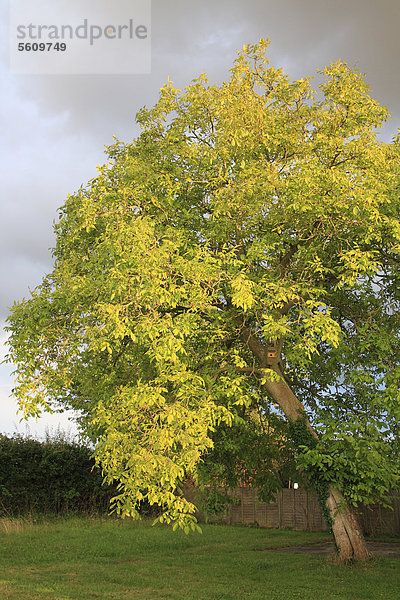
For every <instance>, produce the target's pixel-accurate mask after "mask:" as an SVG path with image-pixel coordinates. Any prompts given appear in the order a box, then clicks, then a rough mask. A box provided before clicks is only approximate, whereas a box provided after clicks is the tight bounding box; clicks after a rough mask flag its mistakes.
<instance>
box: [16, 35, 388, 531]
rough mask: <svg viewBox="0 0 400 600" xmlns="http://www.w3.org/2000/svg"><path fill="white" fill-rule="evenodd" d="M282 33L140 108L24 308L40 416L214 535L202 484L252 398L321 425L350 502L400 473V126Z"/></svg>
mask: <svg viewBox="0 0 400 600" xmlns="http://www.w3.org/2000/svg"><path fill="white" fill-rule="evenodd" d="M267 45H268V43H267V42H265V41H263V40H261V41H260V42H259V43H258V44H255V45H247V46H245V47H244V48H243V50H242V51H241V52H240V53H239V54H238V57H237V59H236V60H235V62H234V65H233V68H232V69H231V73H230V78H229V80H228V81H227V82H224V83H222V84H221V85H211V84H210V83H209V81H208V79H207V77H206V75H204V74H203V75H201V76H200V77H199V78H198V79H195V80H194V81H193V82H192V83H191V84H190V85H188V86H187V87H186V88H185V89H184V90H182V91H181V90H178V89H175V88H174V86H173V84H172V82H170V81H169V82H168V83H167V84H166V85H165V86H164V87H163V88H162V89H161V92H160V98H159V100H158V102H157V104H156V105H155V106H154V107H153V108H151V109H148V108H143V109H142V110H141V111H140V112H139V113H138V115H137V122H138V123H139V124H140V126H141V128H142V133H141V134H140V136H138V137H137V139H135V140H134V141H133V142H130V143H122V142H119V141H117V142H116V143H115V145H113V146H111V147H109V148H108V156H109V162H108V163H107V164H105V165H104V166H101V167H99V168H98V175H97V176H96V177H95V179H93V180H92V181H90V182H89V184H88V185H87V186H86V187H83V188H82V189H80V190H79V191H78V193H76V194H74V195H71V196H69V197H68V198H67V200H66V202H65V204H64V206H63V207H62V208H61V209H60V214H59V220H58V222H57V224H56V225H55V231H56V235H57V243H56V247H55V249H54V259H55V266H54V270H53V272H52V273H50V274H49V275H48V276H47V277H46V278H45V279H44V280H43V283H42V284H41V285H40V286H39V287H38V288H37V289H36V290H34V291H33V292H32V295H31V297H30V298H29V299H27V300H23V301H22V302H19V303H17V304H16V305H15V306H14V307H13V311H12V314H11V316H10V317H9V324H8V328H9V332H10V341H9V343H10V353H9V360H11V361H13V362H14V363H15V365H16V387H15V390H14V394H15V396H16V398H17V399H18V401H19V403H20V406H21V409H22V410H24V411H25V413H26V414H27V415H37V414H38V413H39V412H40V410H41V409H42V408H43V407H44V408H45V409H51V408H57V407H60V406H62V407H72V408H75V409H78V410H79V411H81V419H80V424H81V427H82V428H83V430H84V431H85V432H86V434H87V435H88V436H89V437H91V439H92V440H94V441H95V442H96V456H97V458H98V461H99V462H100V463H101V465H102V468H103V469H104V473H105V474H106V477H107V478H108V480H109V481H111V480H113V479H116V480H118V481H119V482H120V484H119V486H120V494H119V496H118V497H117V500H116V502H117V507H118V510H119V511H120V512H121V513H122V514H126V515H128V514H129V515H130V514H135V506H136V505H137V503H138V502H140V501H141V500H142V499H143V498H144V497H145V498H146V500H147V501H148V502H150V504H151V503H158V504H160V505H161V506H163V507H164V508H165V512H164V514H163V517H161V518H162V519H163V518H164V519H166V520H167V521H170V520H172V521H173V522H174V523H175V525H179V526H182V527H184V528H186V529H187V528H188V527H190V526H193V527H195V524H194V520H193V519H194V517H193V510H194V509H193V506H192V505H191V504H190V503H188V502H187V501H186V500H185V499H184V498H183V497H182V496H181V494H180V485H181V483H182V481H183V480H184V478H185V476H187V475H188V474H190V476H191V477H193V478H194V479H196V477H197V476H198V474H199V473H200V472H202V473H203V475H202V476H203V477H204V470H205V469H204V468H203V469H202V468H201V467H202V465H203V467H204V464H206V463H207V460H208V459H209V457H211V456H212V453H213V446H214V442H215V441H216V440H217V438H218V436H220V437H219V439H220V438H221V432H222V430H223V431H224V432H225V433H224V435H225V438H226V437H228V438H229V428H230V427H232V431H234V428H235V427H237V426H238V424H239V423H240V424H242V427H243V428H244V430H246V431H247V432H249V431H250V429H251V428H249V423H250V422H251V417H250V415H251V414H254V412H255V413H257V412H258V413H259V414H260V415H261V416H262V418H264V419H265V418H267V416H268V415H271V414H273V415H275V416H274V418H275V419H277V420H278V421H279V422H280V423H283V421H291V422H292V424H293V423H294V422H298V423H300V422H303V423H304V425H305V426H304V431H303V434H302V436H300V437H299V436H298V438H297V443H298V453H299V461H300V466H301V468H302V469H303V471H305V472H309V473H313V472H315V471H318V473H319V475H318V477H319V478H320V480H321V478H322V480H323V481H325V482H326V484H327V485H328V486H335V488H337V489H338V490H339V491H340V492H342V493H343V494H344V496H345V498H346V499H347V500H348V501H349V502H350V503H357V502H359V501H363V502H372V501H374V500H376V498H378V497H381V498H382V497H384V496H385V495H386V494H387V493H388V491H389V490H390V489H391V487H393V486H394V485H397V483H398V476H399V468H398V463H397V462H396V453H395V451H394V444H395V441H396V439H398V438H396V435H398V423H399V416H400V402H399V391H398V380H399V374H400V371H399V334H398V331H399V315H398V308H399V292H398V285H397V284H398V278H399V269H398V265H399V249H400V225H399V137H398V136H397V137H394V138H393V142H392V143H385V142H383V141H380V140H379V138H378V136H377V132H378V131H379V128H380V127H381V126H382V124H383V123H384V122H385V121H386V120H387V118H388V112H387V110H386V108H384V107H382V106H380V104H379V103H378V102H377V101H375V100H373V99H372V98H371V96H370V95H369V90H368V86H367V84H366V83H365V81H364V79H363V77H362V75H361V74H360V73H359V72H358V71H356V70H354V69H352V68H350V67H349V66H348V65H346V64H344V63H342V62H337V63H335V64H331V65H330V66H328V67H326V68H325V69H324V70H322V71H320V72H319V73H318V77H319V79H320V80H321V83H320V85H319V86H318V87H317V89H316V90H313V88H312V79H311V78H305V79H299V80H294V81H291V80H290V79H289V78H288V77H287V76H286V75H285V73H284V72H283V70H282V69H275V68H274V67H271V66H269V64H268V60H267V59H266V55H265V54H266V48H267ZM271 407H272V408H271ZM246 423H247V425H246ZM276 426H277V427H278V424H276ZM278 428H279V427H278ZM253 429H254V428H253ZM297 429H298V432H299V431H300V429H301V428H299V427H298V428H297ZM254 431H255V430H254ZM226 432H228V435H226ZM307 432H308V434H309V435H310V436H311V439H312V440H314V442H313V443H310V439H308V441H307V435H304V433H307ZM396 432H397V433H396ZM295 438H296V436H295ZM392 450H393V451H392ZM267 453H268V452H267V448H266V455H267ZM210 472H212V469H211V470H210ZM339 504H340V502H339ZM331 512H332V511H331Z"/></svg>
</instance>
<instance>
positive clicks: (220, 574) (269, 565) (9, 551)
mask: <svg viewBox="0 0 400 600" xmlns="http://www.w3.org/2000/svg"><path fill="white" fill-rule="evenodd" d="M1 525H2V523H1V521H0V598H1V600H17V599H18V600H48V599H52V600H90V599H98V598H101V599H110V600H111V599H112V600H167V599H168V600H231V599H236V598H238V599H244V600H339V599H343V600H367V599H368V600H376V599H380V598H385V599H388V598H390V599H391V600H395V599H397V598H400V589H399V567H400V562H399V561H398V560H396V559H389V558H381V559H376V560H373V561H371V562H369V563H367V564H365V565H353V566H348V565H347V566H346V565H335V564H333V563H332V562H329V560H328V559H327V558H325V557H318V556H305V555H298V554H290V553H287V554H283V553H282V554H277V553H270V552H262V551H260V550H263V549H265V548H272V547H281V546H287V545H298V544H305V543H313V542H319V541H325V540H327V539H329V537H328V536H327V534H326V533H309V532H291V531H279V530H266V529H252V528H245V527H228V526H222V525H204V526H203V534H202V535H199V534H191V535H189V536H185V534H183V533H181V532H175V533H173V532H172V530H171V529H168V528H166V527H151V526H150V525H149V523H134V522H126V521H114V520H111V519H110V520H107V519H103V520H101V519H93V520H89V519H86V520H83V519H65V520H52V521H51V520H48V521H44V522H42V523H39V524H33V523H31V522H26V523H25V524H21V522H19V524H18V525H17V524H16V523H14V525H13V523H12V522H10V521H9V522H8V523H4V522H3V526H1ZM4 525H7V527H5V526H4Z"/></svg>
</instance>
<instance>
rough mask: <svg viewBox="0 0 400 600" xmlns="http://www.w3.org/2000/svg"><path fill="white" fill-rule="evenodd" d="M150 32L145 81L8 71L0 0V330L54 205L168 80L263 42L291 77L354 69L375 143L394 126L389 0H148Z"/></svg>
mask: <svg viewBox="0 0 400 600" xmlns="http://www.w3.org/2000/svg"><path fill="white" fill-rule="evenodd" d="M31 1H32V2H34V1H35V0H31ZM57 1H58V0H53V4H54V3H56V2H57ZM11 2H12V0H11ZM117 2H118V0H116V3H117ZM151 25H152V33H151V37H152V70H151V74H149V75H129V76H128V75H108V76H100V75H79V76H78V75H76V76H74V75H15V74H12V73H10V70H9V67H8V53H7V45H8V2H7V1H6V0H0V40H1V41H0V107H1V110H0V115H1V117H0V118H1V128H0V144H1V146H0V147H1V163H0V177H1V201H0V227H1V235H0V253H1V254H0V256H1V261H0V277H1V282H2V284H1V286H0V320H1V321H0V324H1V326H3V325H4V319H5V318H6V316H7V314H8V309H9V307H10V305H11V304H12V303H13V301H14V300H16V299H20V298H22V297H23V296H26V295H27V294H28V293H29V292H28V288H32V287H35V286H36V285H37V284H38V283H40V280H41V278H42V276H43V275H44V274H45V273H46V272H48V271H49V270H50V269H51V256H50V252H49V247H51V246H52V245H53V242H54V238H53V232H52V222H53V220H54V218H55V217H56V209H57V207H59V206H60V205H62V204H63V202H64V199H65V197H66V196H67V194H68V193H72V192H74V191H76V190H77V189H78V188H79V187H80V186H81V184H85V183H86V182H87V181H88V180H89V179H91V178H92V177H93V176H94V175H95V173H96V165H98V164H101V163H103V162H104V161H105V155H104V146H105V145H109V144H112V142H113V135H116V136H117V137H119V138H120V139H122V140H124V141H129V140H130V139H132V138H133V137H134V136H135V135H136V133H137V128H136V126H135V122H134V117H135V114H136V112H137V111H138V109H139V108H141V107H142V106H143V105H147V106H151V105H153V104H154V103H155V101H156V99H157V96H158V91H159V89H160V87H161V86H162V85H163V84H164V83H165V81H166V80H167V77H168V76H169V77H170V78H171V79H172V80H173V81H174V82H175V85H176V86H177V87H180V86H184V85H186V84H187V83H189V82H190V80H191V79H193V78H194V77H196V76H198V75H199V74H200V73H201V72H203V71H205V72H206V73H207V74H208V75H209V76H210V78H211V80H213V81H222V80H225V79H226V78H227V77H228V70H229V68H230V67H231V65H232V61H233V60H234V58H235V55H236V51H237V50H239V49H240V48H241V47H242V46H243V44H245V43H248V42H251V43H253V42H256V41H258V40H259V39H260V38H261V37H263V38H269V39H270V40H271V45H270V51H269V56H270V62H271V64H273V65H274V66H276V67H283V68H284V69H285V71H286V72H287V73H288V74H289V75H290V76H291V77H294V78H295V77H304V76H306V75H312V74H314V73H315V71H316V69H318V68H322V67H324V66H325V65H326V64H329V63H330V62H332V61H337V60H339V59H341V60H343V61H346V62H348V63H349V64H350V65H352V66H356V67H357V68H358V69H359V70H360V71H362V72H363V73H365V74H366V80H367V82H368V83H369V85H370V86H371V90H372V95H373V96H374V97H375V98H376V99H377V100H379V101H380V102H381V103H382V104H385V105H387V106H388V107H389V110H390V112H391V114H392V120H391V122H390V123H389V124H388V125H387V126H386V127H385V129H384V137H385V139H386V140H387V141H390V138H391V136H392V135H393V134H394V133H395V132H396V131H397V129H398V128H399V127H400V106H399V97H400V78H399V67H398V64H399V59H400V36H399V30H400V1H399V0H231V1H229V0H201V2H200V1H199V0H153V2H152V23H151ZM1 331H3V330H2V329H1ZM5 339H6V336H5V334H4V333H2V334H1V337H0V342H1V344H2V348H3V350H2V352H4V341H5ZM12 384H13V382H12V376H11V368H10V367H9V366H6V365H2V366H0V433H1V432H3V433H11V432H12V431H15V430H16V429H18V430H19V431H20V432H24V431H25V425H23V424H19V417H18V416H16V409H15V405H14V403H13V401H12V400H11V399H10V398H9V394H10V390H11V387H12ZM59 422H60V423H61V425H62V427H64V428H68V425H67V421H66V418H65V417H64V418H60V417H59V416H57V417H53V418H52V419H49V418H48V417H46V418H44V419H43V421H42V422H40V423H38V424H36V423H34V422H33V423H29V428H30V431H31V432H32V433H34V434H35V433H36V434H37V435H40V434H41V433H42V432H43V431H44V428H45V427H47V426H50V427H55V426H56V425H57V423H59Z"/></svg>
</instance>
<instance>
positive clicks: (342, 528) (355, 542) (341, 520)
mask: <svg viewBox="0 0 400 600" xmlns="http://www.w3.org/2000/svg"><path fill="white" fill-rule="evenodd" d="M326 506H327V507H328V509H329V513H330V515H331V518H332V521H333V525H332V531H333V535H334V537H335V542H336V547H337V550H338V557H339V560H341V561H349V560H367V559H368V558H369V557H370V554H369V552H368V548H367V544H366V543H365V539H364V535H363V533H362V531H361V528H360V525H359V523H358V520H357V518H356V516H355V514H354V511H353V509H352V507H351V506H349V505H348V504H347V502H346V500H345V499H344V498H343V496H342V494H341V493H340V492H339V491H338V490H336V489H335V488H332V487H331V488H329V497H328V499H327V501H326ZM337 511H339V512H337Z"/></svg>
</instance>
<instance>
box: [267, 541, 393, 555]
mask: <svg viewBox="0 0 400 600" xmlns="http://www.w3.org/2000/svg"><path fill="white" fill-rule="evenodd" d="M367 546H368V550H369V551H370V552H371V554H373V555H374V556H387V557H390V558H400V541H399V542H369V541H368V542H367ZM261 552H288V553H292V554H314V555H317V556H327V555H329V554H334V552H335V545H334V543H333V542H321V543H318V544H307V545H304V546H285V547H283V548H263V549H262V550H261Z"/></svg>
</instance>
